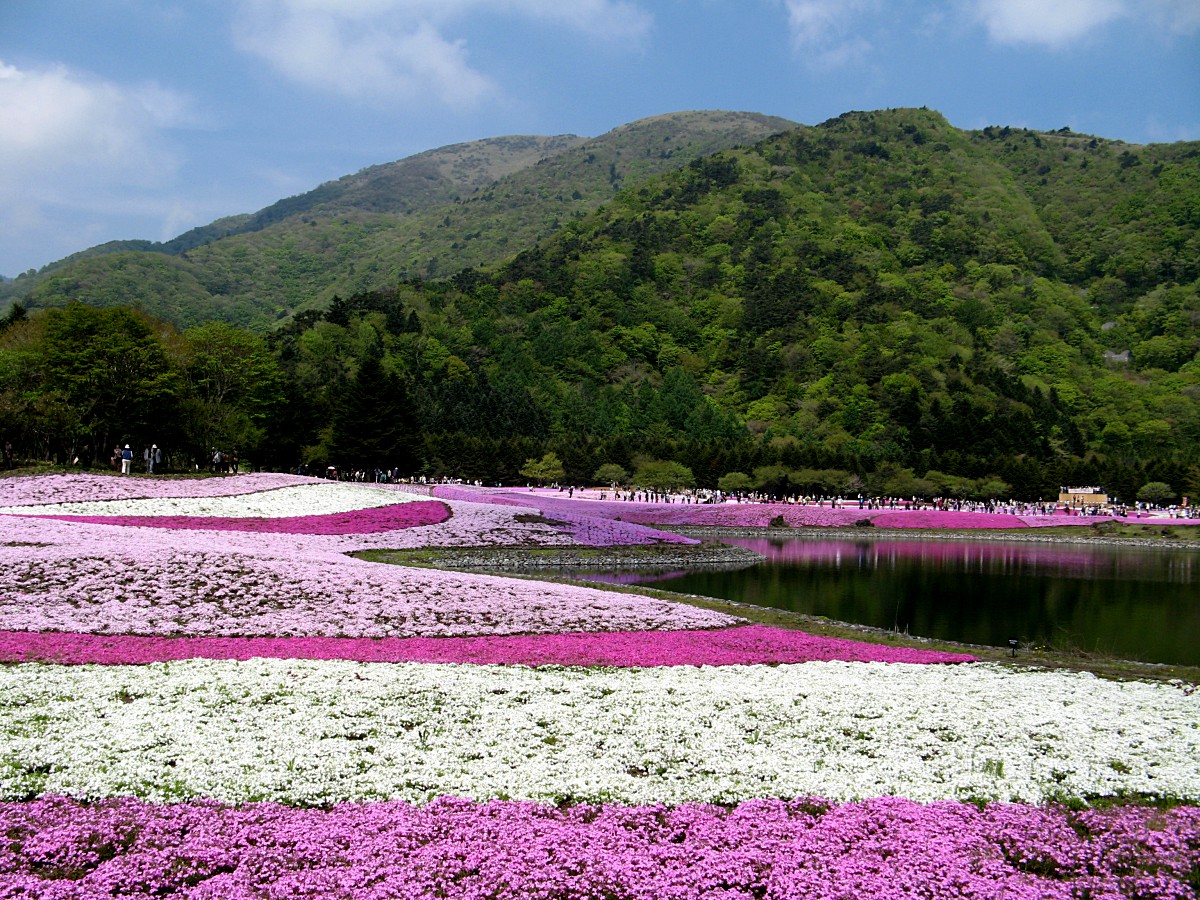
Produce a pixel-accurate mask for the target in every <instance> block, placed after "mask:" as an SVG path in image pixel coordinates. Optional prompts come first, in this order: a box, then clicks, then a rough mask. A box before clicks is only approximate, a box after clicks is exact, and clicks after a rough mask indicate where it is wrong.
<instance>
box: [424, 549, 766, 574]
mask: <svg viewBox="0 0 1200 900" xmlns="http://www.w3.org/2000/svg"><path fill="white" fill-rule="evenodd" d="M764 558H765V557H763V556H762V555H761V554H759V553H755V552H754V551H753V550H747V549H746V548H744V547H732V546H729V545H727V544H720V543H716V542H705V543H703V544H699V545H697V544H653V545H649V546H626V547H602V548H599V547H470V548H463V549H461V550H458V549H453V548H437V549H429V550H425V551H422V552H421V554H420V558H419V560H414V561H419V562H420V563H422V564H424V565H429V566H435V567H437V568H440V569H469V570H500V571H505V572H545V571H553V570H577V569H608V570H611V569H617V570H621V569H624V570H644V569H674V568H688V569H696V568H743V567H745V566H752V565H754V564H755V563H759V562H762V560H763V559H764Z"/></svg>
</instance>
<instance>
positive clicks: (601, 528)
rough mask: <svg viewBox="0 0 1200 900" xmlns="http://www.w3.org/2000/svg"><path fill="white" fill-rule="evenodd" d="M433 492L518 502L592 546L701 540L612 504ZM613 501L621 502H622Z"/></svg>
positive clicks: (535, 496) (475, 500)
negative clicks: (625, 515)
mask: <svg viewBox="0 0 1200 900" xmlns="http://www.w3.org/2000/svg"><path fill="white" fill-rule="evenodd" d="M433 493H434V495H435V496H437V497H442V498H445V499H447V500H460V501H467V502H472V503H490V504H495V505H497V506H517V507H522V508H524V509H529V510H537V511H538V512H539V513H541V514H542V516H543V517H544V518H546V519H548V520H551V521H553V522H554V523H555V524H556V526H557V527H558V528H560V529H561V530H562V531H563V533H564V534H568V535H570V536H571V537H572V538H573V539H574V540H575V541H576V542H577V543H580V544H584V545H586V546H589V547H613V546H628V545H633V544H655V543H663V544H698V543H699V541H697V540H695V539H694V538H689V537H684V536H683V535H679V534H671V533H670V532H666V531H658V530H656V529H653V528H649V527H646V525H649V524H655V523H653V522H648V523H645V524H638V523H637V522H636V521H632V520H631V521H622V517H621V516H620V515H618V514H612V513H611V511H610V510H609V508H608V507H609V505H610V504H603V503H601V504H593V503H587V504H583V503H578V502H574V501H571V500H568V499H565V498H564V499H560V498H558V497H554V496H548V495H546V494H540V493H535V492H528V493H526V492H517V491H510V492H508V493H503V492H489V491H486V490H481V489H472V488H462V487H454V486H449V485H439V486H436V487H435V488H434V489H433ZM611 505H615V506H618V507H619V506H620V504H611Z"/></svg>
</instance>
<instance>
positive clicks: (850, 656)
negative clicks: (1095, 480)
mask: <svg viewBox="0 0 1200 900" xmlns="http://www.w3.org/2000/svg"><path fill="white" fill-rule="evenodd" d="M255 657H266V658H273V659H344V660H354V661H356V662H426V663H472V664H480V665H488V664H500V665H525V666H541V665H558V666H622V667H637V666H731V665H756V664H779V663H802V662H812V661H817V660H821V661H825V660H841V661H845V662H899V663H961V662H972V661H974V659H975V657H973V656H968V655H966V654H961V653H942V652H938V651H935V650H917V649H911V648H907V647H888V646H884V645H879V644H868V643H864V642H860V641H851V640H843V639H840V638H830V637H821V636H817V635H811V634H805V633H804V632H800V631H790V630H787V629H783V628H771V627H769V626H766V625H749V626H745V627H741V628H728V629H722V630H705V631H673V632H661V633H647V632H644V631H620V632H607V633H600V634H596V633H587V632H577V633H571V634H543V635H516V636H511V637H475V638H381V639H374V640H372V639H353V638H307V637H306V638H275V637H263V638H162V637H141V636H130V635H95V634H54V633H40V634H31V633H28V632H15V631H0V662H33V661H43V662H53V663H65V664H86V663H98V664H101V665H129V664H134V665H136V664H143V663H155V662H167V661H170V660H179V659H195V658H203V659H239V660H244V659H252V658H255Z"/></svg>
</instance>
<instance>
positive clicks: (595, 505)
mask: <svg viewBox="0 0 1200 900" xmlns="http://www.w3.org/2000/svg"><path fill="white" fill-rule="evenodd" d="M433 492H434V494H435V495H436V496H439V497H446V498H448V499H461V500H473V501H476V502H480V503H495V504H500V505H521V506H526V507H535V508H537V509H539V510H541V511H542V513H543V514H544V515H547V516H552V517H554V518H558V519H564V520H566V519H568V518H571V517H578V518H593V519H607V520H619V521H621V522H624V523H638V524H641V525H644V526H647V527H649V526H654V525H661V526H666V527H670V526H672V525H677V526H693V527H709V528H766V527H768V526H769V525H770V524H771V523H772V522H776V523H778V522H779V521H783V522H785V523H787V525H788V526H789V527H792V528H802V527H818V528H845V527H850V526H854V525H859V524H862V523H863V522H870V523H871V524H872V525H874V526H875V527H878V528H917V529H996V528H1046V527H1051V526H1061V525H1092V524H1095V523H1097V522H1114V521H1115V522H1125V523H1139V522H1140V523H1146V522H1155V521H1169V522H1170V523H1171V524H1173V525H1200V519H1170V520H1162V519H1151V518H1137V517H1136V516H1126V517H1114V516H1076V515H1067V514H1065V513H1059V514H1055V515H1047V516H1035V515H1024V516H1023V515H1015V514H1011V513H986V512H971V511H957V510H940V509H860V508H859V507H858V504H857V502H854V503H848V504H847V505H845V506H840V507H836V508H835V507H831V506H812V505H810V506H804V505H796V504H790V503H647V502H639V501H617V500H597V499H594V494H595V493H596V492H594V491H590V492H587V493H586V494H581V495H580V496H579V497H576V498H571V497H569V496H567V495H565V494H562V493H559V492H558V491H553V492H546V491H528V490H516V489H513V488H495V489H493V488H470V487H448V486H436V487H434V488H433Z"/></svg>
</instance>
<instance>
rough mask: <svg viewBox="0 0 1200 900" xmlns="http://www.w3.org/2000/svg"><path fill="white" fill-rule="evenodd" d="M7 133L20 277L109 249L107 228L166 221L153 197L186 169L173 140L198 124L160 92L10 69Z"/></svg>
mask: <svg viewBox="0 0 1200 900" xmlns="http://www.w3.org/2000/svg"><path fill="white" fill-rule="evenodd" d="M0 123H3V127H0V243H2V244H3V246H4V250H5V254H6V256H5V258H4V265H5V267H7V268H13V267H14V260H24V261H27V262H28V263H37V264H41V263H44V262H48V261H49V259H47V255H48V254H47V249H46V248H47V247H52V248H55V250H63V251H66V252H70V251H72V250H78V249H81V248H82V247H85V246H87V245H88V244H89V243H93V242H94V240H95V239H101V240H102V239H104V238H105V233H104V232H103V231H99V230H97V223H98V222H99V221H104V220H110V219H112V218H113V217H122V216H145V215H146V214H147V213H150V214H151V215H153V212H155V211H158V212H161V207H162V203H163V202H164V201H160V200H155V199H154V198H153V193H154V192H157V191H160V190H162V189H163V188H164V187H167V186H169V185H171V183H172V182H173V179H174V177H175V175H176V173H177V171H178V167H179V165H180V163H181V159H180V156H179V153H178V151H177V150H176V148H175V146H174V144H173V143H172V142H171V141H170V140H169V139H168V137H167V132H168V130H169V129H171V128H175V127H180V126H190V125H192V124H194V117H193V116H192V114H191V110H190V105H189V102H188V100H187V99H186V98H184V97H183V96H181V95H179V94H177V93H174V92H172V91H169V90H166V89H164V88H162V87H159V86H156V85H138V86H127V85H120V84H115V83H113V82H109V81H103V80H98V79H93V78H89V77H87V76H84V75H81V74H79V73H77V72H73V71H71V70H69V69H67V68H65V67H62V66H57V67H52V68H44V69H36V70H34V69H20V68H17V67H16V66H13V65H9V64H6V63H4V62H3V61H0ZM107 236H108V237H111V236H112V235H111V234H109V235H107ZM51 252H54V251H51ZM17 265H19V266H20V267H21V268H25V267H27V263H26V262H18V263H17Z"/></svg>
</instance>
